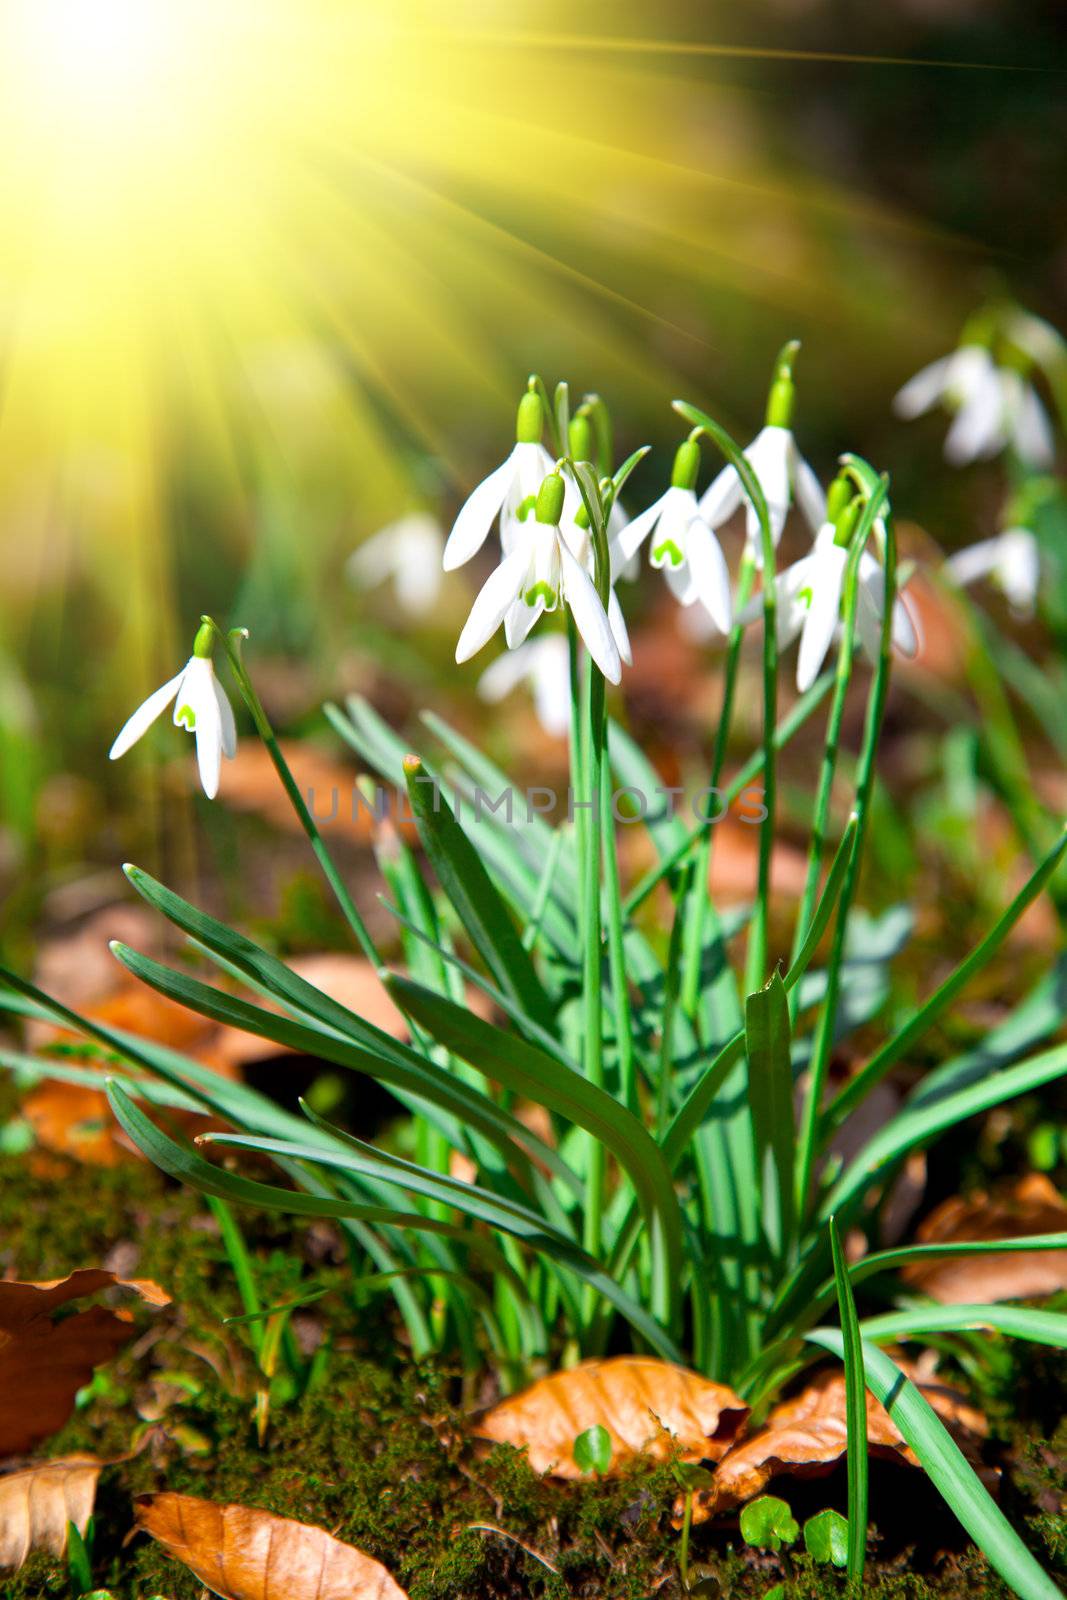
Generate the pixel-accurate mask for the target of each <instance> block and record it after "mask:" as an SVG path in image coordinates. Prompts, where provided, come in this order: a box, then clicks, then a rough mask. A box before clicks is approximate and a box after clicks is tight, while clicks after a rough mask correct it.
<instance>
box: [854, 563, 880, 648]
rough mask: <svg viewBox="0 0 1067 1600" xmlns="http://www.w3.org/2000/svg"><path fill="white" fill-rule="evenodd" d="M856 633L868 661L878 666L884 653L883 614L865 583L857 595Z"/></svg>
mask: <svg viewBox="0 0 1067 1600" xmlns="http://www.w3.org/2000/svg"><path fill="white" fill-rule="evenodd" d="M856 633H857V635H858V636H859V641H860V644H861V645H862V647H863V650H864V653H865V654H866V656H867V659H868V661H870V662H871V664H872V665H876V664H877V662H878V658H879V656H880V655H881V653H882V613H881V610H880V608H879V606H878V605H877V603H876V602H875V599H874V597H873V596H872V594H871V592H870V590H869V589H868V587H867V585H866V584H865V583H861V584H860V586H859V591H858V593H857V595H856Z"/></svg>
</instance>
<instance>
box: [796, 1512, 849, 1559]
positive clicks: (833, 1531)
mask: <svg viewBox="0 0 1067 1600" xmlns="http://www.w3.org/2000/svg"><path fill="white" fill-rule="evenodd" d="M804 1548H805V1550H806V1551H807V1552H808V1555H809V1556H810V1557H811V1559H812V1560H813V1561H823V1562H829V1563H831V1564H832V1565H833V1566H835V1567H847V1566H848V1518H847V1517H843V1516H842V1515H841V1513H840V1511H829V1510H827V1511H820V1512H819V1513H818V1515H817V1516H814V1517H809V1518H808V1520H807V1522H805V1524H804Z"/></svg>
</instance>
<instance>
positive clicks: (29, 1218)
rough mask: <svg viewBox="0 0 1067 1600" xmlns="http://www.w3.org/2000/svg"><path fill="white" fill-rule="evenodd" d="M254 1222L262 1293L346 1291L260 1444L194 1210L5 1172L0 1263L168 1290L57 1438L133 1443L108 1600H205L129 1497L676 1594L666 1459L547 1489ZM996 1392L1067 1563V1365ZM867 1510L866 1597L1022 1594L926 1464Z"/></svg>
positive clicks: (313, 1252) (318, 1255)
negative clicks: (474, 1431) (186, 1500)
mask: <svg viewBox="0 0 1067 1600" xmlns="http://www.w3.org/2000/svg"><path fill="white" fill-rule="evenodd" d="M242 1222H243V1224H244V1225H245V1226H246V1227H247V1229H248V1231H249V1238H250V1243H251V1244H252V1245H253V1247H254V1250H255V1253H256V1259H257V1262H258V1263H259V1269H260V1272H261V1277H262V1289H263V1293H264V1295H265V1296H267V1297H269V1296H270V1295H272V1294H273V1295H275V1296H276V1299H277V1300H285V1299H288V1298H292V1294H293V1290H294V1287H296V1275H297V1273H299V1291H300V1292H301V1293H306V1292H308V1291H309V1290H313V1289H315V1288H316V1287H321V1288H328V1289H332V1290H334V1291H335V1292H333V1293H332V1294H329V1295H327V1296H326V1297H325V1298H324V1299H322V1300H320V1301H317V1302H316V1303H315V1304H314V1305H313V1306H310V1307H309V1308H308V1310H307V1312H306V1313H305V1314H304V1318H305V1320H304V1321H303V1322H302V1323H299V1324H298V1325H297V1333H298V1335H299V1337H300V1338H301V1339H302V1340H304V1341H305V1342H306V1343H309V1344H310V1343H311V1342H313V1341H314V1340H316V1339H319V1340H325V1341H326V1344H327V1347H328V1354H327V1356H326V1358H325V1359H324V1360H322V1361H321V1371H320V1374H319V1377H318V1380H317V1382H316V1383H315V1384H314V1385H313V1386H312V1387H311V1388H310V1390H309V1391H308V1392H306V1393H304V1394H303V1395H301V1396H298V1397H290V1398H288V1399H283V1398H281V1397H276V1398H275V1401H274V1403H273V1406H272V1413H271V1418H270V1426H269V1431H268V1434H267V1439H266V1443H265V1445H264V1446H263V1447H262V1448H260V1446H259V1445H258V1443H257V1441H256V1434H255V1428H254V1422H253V1406H254V1399H255V1390H256V1380H257V1369H256V1364H255V1361H254V1359H253V1356H252V1352H251V1349H250V1341H249V1335H248V1331H247V1329H245V1328H241V1327H234V1326H226V1325H225V1323H224V1320H223V1319H224V1318H226V1317H228V1316H234V1315H239V1314H240V1311H241V1306H240V1304H239V1301H238V1297H237V1293H236V1289H235V1287H234V1281H233V1274H232V1272H231V1269H230V1267H229V1264H228V1262H227V1261H226V1259H225V1254H224V1251H223V1249H222V1245H221V1241H220V1238H219V1235H218V1232H217V1228H216V1227H215V1226H214V1223H213V1219H212V1218H211V1216H210V1215H209V1214H208V1213H207V1212H206V1210H205V1208H204V1203H203V1201H202V1200H201V1199H200V1198H199V1197H198V1196H195V1195H192V1194H189V1193H185V1192H182V1191H181V1190H179V1189H176V1188H174V1187H172V1186H171V1185H169V1184H167V1183H166V1182H165V1180H163V1179H162V1178H161V1177H160V1176H159V1174H157V1173H155V1172H154V1171H151V1170H150V1169H148V1168H147V1167H145V1166H143V1165H142V1164H140V1163H134V1162H131V1163H130V1164H128V1165H125V1166H122V1167H119V1168H116V1169H114V1170H111V1171H106V1172H101V1171H99V1170H89V1169H85V1168H71V1169H70V1170H69V1171H67V1172H66V1173H65V1174H63V1175H59V1174H57V1173H54V1172H53V1173H43V1172H36V1173H35V1172H34V1170H33V1166H32V1162H31V1160H30V1159H29V1158H27V1157H19V1158H2V1159H0V1272H7V1273H10V1274H12V1275H15V1276H19V1277H23V1278H49V1277H55V1276H60V1275H62V1274H65V1273H66V1272H68V1271H69V1270H71V1269H72V1268H74V1267H77V1266H84V1265H96V1264H100V1263H102V1262H105V1261H108V1260H110V1261H111V1262H112V1263H113V1264H117V1265H119V1266H120V1269H121V1270H122V1271H123V1272H135V1273H136V1274H137V1275H138V1276H144V1277H151V1278H155V1279H157V1280H158V1281H159V1282H161V1283H163V1284H164V1285H165V1286H166V1287H167V1288H168V1290H169V1291H170V1292H171V1294H172V1295H173V1297H174V1307H173V1309H172V1310H171V1311H169V1312H166V1313H164V1314H162V1315H158V1314H151V1313H147V1312H146V1313H140V1312H139V1313H138V1316H139V1322H140V1323H143V1327H144V1335H145V1336H144V1337H143V1338H137V1339H135V1340H134V1341H133V1342H132V1343H131V1345H130V1347H129V1349H128V1350H127V1352H126V1353H125V1354H124V1355H123V1356H122V1357H121V1358H120V1359H119V1360H118V1361H116V1362H115V1363H114V1364H113V1366H112V1367H110V1368H109V1369H107V1371H106V1372H105V1373H103V1374H102V1375H100V1376H99V1377H98V1380H97V1381H96V1382H95V1383H94V1385H93V1387H92V1390H91V1392H90V1394H89V1396H88V1398H87V1400H86V1403H85V1404H84V1405H83V1406H82V1407H81V1408H80V1409H79V1410H78V1412H77V1413H76V1414H75V1416H74V1418H73V1419H72V1420H71V1422H70V1423H69V1424H68V1425H67V1427H66V1428H65V1429H64V1430H63V1432H62V1433H61V1434H59V1435H58V1436H56V1437H55V1438H54V1439H52V1440H51V1441H49V1442H48V1444H47V1445H46V1446H45V1447H43V1450H44V1451H46V1452H47V1453H48V1454H50V1455H52V1454H63V1453H65V1452H67V1451H70V1450H72V1449H89V1450H92V1451H94V1452H95V1453H97V1454H100V1455H102V1456H104V1457H113V1456H114V1457H118V1456H122V1455H124V1454H126V1452H128V1451H129V1449H130V1447H131V1442H139V1443H140V1446H141V1448H140V1450H139V1453H138V1454H136V1455H135V1456H134V1457H133V1458H132V1459H130V1460H126V1461H122V1462H120V1463H118V1464H117V1465H115V1466H114V1467H111V1468H109V1469H107V1470H106V1471H105V1472H104V1474H103V1476H102V1479H101V1484H100V1490H99V1495H98V1502H97V1519H96V1535H95V1553H94V1579H95V1581H96V1582H97V1583H98V1584H99V1585H101V1586H102V1587H107V1588H109V1589H110V1591H111V1592H112V1594H113V1595H114V1596H115V1597H116V1600H148V1597H150V1596H155V1595H162V1596H165V1597H167V1600H197V1597H198V1596H199V1595H200V1594H201V1592H202V1591H201V1587H200V1584H199V1583H198V1581H197V1580H196V1579H194V1578H193V1577H192V1576H191V1575H190V1574H189V1573H188V1572H186V1570H185V1569H184V1568H182V1567H180V1566H179V1565H178V1564H177V1563H175V1562H174V1561H173V1560H171V1559H170V1558H169V1557H167V1556H166V1555H165V1554H164V1553H163V1552H162V1550H161V1549H160V1548H159V1547H158V1546H157V1545H155V1544H154V1542H152V1541H151V1540H149V1539H148V1538H146V1537H143V1536H138V1537H136V1538H134V1539H133V1540H132V1542H130V1543H129V1544H127V1543H126V1540H127V1537H128V1535H129V1531H130V1527H131V1524H132V1505H131V1500H132V1497H133V1496H134V1495H136V1494H138V1493H142V1492H148V1491H152V1490H158V1489H162V1488H167V1489H172V1490H179V1491H182V1492H185V1493H189V1494H195V1495H202V1496H205V1497H208V1498H211V1499H215V1500H219V1501H224V1502H225V1501H239V1502H241V1503H244V1504H247V1505H254V1506H259V1507H262V1508H264V1509H266V1510H270V1511H275V1512H278V1513H280V1514H283V1515H286V1516H293V1517H296V1518H299V1519H301V1520H304V1521H307V1522H312V1523H317V1524H319V1525H320V1526H323V1527H326V1528H328V1529H329V1530H330V1531H331V1532H333V1533H335V1534H336V1535H337V1536H338V1537H339V1538H342V1539H345V1540H349V1541H350V1542H352V1543H353V1544H356V1545H358V1546H360V1547H361V1548H362V1549H364V1550H366V1551H368V1552H369V1553H370V1554H372V1555H374V1556H376V1557H378V1559H380V1560H381V1561H383V1562H384V1563H385V1564H386V1565H387V1566H388V1567H389V1569H390V1570H391V1571H392V1572H393V1573H394V1575H395V1576H396V1578H397V1579H398V1581H399V1582H400V1583H401V1584H402V1585H404V1586H405V1587H406V1588H407V1589H408V1591H409V1593H410V1594H411V1596H412V1600H483V1597H484V1600H497V1597H499V1600H517V1597H519V1596H531V1597H544V1600H563V1597H565V1596H575V1597H577V1596H582V1597H597V1600H641V1597H644V1596H651V1595H653V1594H656V1595H660V1596H663V1597H664V1600H678V1597H680V1596H681V1593H682V1591H681V1585H680V1582H679V1579H678V1571H677V1554H678V1535H677V1534H676V1533H675V1532H674V1531H673V1530H672V1528H671V1524H670V1508H671V1504H672V1501H673V1498H674V1493H675V1490H674V1485H673V1481H672V1479H671V1477H670V1474H669V1472H668V1471H667V1470H665V1469H659V1470H639V1471H636V1472H634V1473H633V1474H632V1475H631V1476H630V1477H628V1478H626V1479H625V1480H623V1481H621V1482H617V1483H610V1484H590V1485H573V1484H571V1485H563V1484H553V1483H550V1482H545V1481H542V1480H540V1479H539V1478H537V1477H536V1476H535V1475H534V1474H533V1473H532V1472H531V1471H530V1470H529V1468H528V1467H527V1465H526V1463H525V1460H524V1459H523V1457H521V1456H520V1455H518V1454H516V1453H515V1452H513V1451H511V1450H509V1449H507V1448H506V1447H501V1448H498V1449H496V1450H494V1451H493V1452H492V1453H491V1454H490V1455H488V1456H487V1457H480V1456H479V1455H478V1454H476V1453H475V1451H474V1450H473V1449H472V1448H471V1446H470V1444H469V1442H468V1441H467V1440H466V1439H465V1437H464V1434H463V1430H462V1427H461V1417H462V1407H463V1403H464V1400H465V1398H469V1395H468V1396H465V1395H464V1389H463V1384H462V1381H461V1376H460V1374H459V1372H458V1371H457V1370H455V1369H454V1368H452V1367H450V1366H449V1365H448V1364H446V1363H421V1364H420V1363H415V1362H413V1361H412V1360H411V1358H410V1356H409V1355H408V1354H407V1353H406V1351H405V1349H404V1346H403V1344H402V1342H400V1340H399V1338H398V1336H397V1330H396V1328H395V1326H394V1324H393V1322H392V1319H391V1316H390V1313H389V1310H388V1302H386V1301H384V1300H381V1299H376V1300H373V1301H371V1302H370V1303H369V1304H368V1305H366V1306H364V1307H363V1308H362V1310H355V1309H354V1308H353V1304H352V1300H351V1298H350V1296H349V1294H347V1293H346V1292H345V1286H346V1283H347V1279H348V1269H347V1268H346V1267H345V1266H344V1265H343V1263H342V1262H341V1260H340V1258H339V1255H338V1253H337V1252H336V1250H335V1243H336V1241H335V1240H334V1239H333V1238H332V1236H331V1234H330V1231H329V1230H328V1229H323V1228H322V1227H321V1225H312V1226H310V1227H300V1226H297V1227H294V1226H293V1225H292V1224H291V1223H290V1222H289V1221H288V1220H285V1219H277V1220H274V1219H270V1218H265V1217H261V1216H260V1217H246V1218H243V1219H242ZM268 1303H269V1300H268ZM1006 1348H1007V1347H1005V1352H1006ZM175 1374H182V1375H184V1378H183V1381H181V1382H180V1381H177V1380H175V1377H174V1375H175ZM1007 1397H1010V1398H1011V1407H1009V1405H1008V1404H1007ZM985 1398H986V1400H987V1404H989V1405H990V1406H991V1407H992V1410H993V1416H994V1425H995V1428H996V1429H998V1430H999V1432H1000V1433H1001V1435H1002V1438H1003V1440H1005V1441H1010V1448H1004V1449H1003V1451H1002V1460H1003V1464H1004V1466H1005V1482H1004V1496H1003V1498H1004V1502H1005V1508H1006V1509H1007V1510H1008V1512H1009V1515H1010V1516H1011V1517H1012V1520H1013V1521H1014V1522H1015V1524H1016V1526H1019V1527H1022V1528H1023V1529H1024V1530H1025V1531H1026V1532H1027V1533H1028V1536H1029V1537H1030V1540H1031V1542H1032V1544H1033V1546H1034V1548H1035V1550H1036V1551H1037V1553H1038V1554H1039V1555H1040V1556H1041V1557H1042V1559H1043V1560H1045V1561H1046V1563H1048V1564H1049V1565H1051V1566H1052V1568H1053V1569H1054V1570H1057V1569H1058V1570H1059V1571H1060V1572H1061V1573H1062V1572H1064V1571H1067V1530H1065V1524H1064V1519H1063V1516H1062V1514H1061V1511H1060V1508H1061V1506H1062V1504H1063V1492H1064V1487H1065V1480H1064V1463H1063V1461H1062V1459H1061V1457H1062V1456H1063V1455H1064V1454H1067V1417H1065V1416H1064V1413H1065V1412H1067V1363H1065V1362H1064V1361H1063V1360H1062V1359H1060V1358H1059V1357H1058V1356H1054V1355H1053V1354H1052V1353H1050V1352H1036V1351H1034V1350H1030V1351H1028V1352H1027V1353H1026V1354H1025V1358H1024V1359H1023V1360H1022V1361H1020V1362H1018V1365H1016V1360H1015V1358H1014V1357H1012V1356H1010V1355H1008V1354H1007V1353H1005V1354H1004V1357H1003V1361H1002V1362H1001V1363H1000V1366H999V1370H998V1375H997V1378H996V1382H995V1385H994V1386H993V1387H992V1388H991V1390H990V1393H989V1395H988V1396H987V1397H985ZM1012 1407H1013V1408H1014V1410H1012ZM775 1487H776V1488H777V1490H778V1492H780V1493H783V1494H785V1495H786V1496H787V1497H788V1498H789V1499H790V1502H791V1503H792V1504H793V1507H794V1511H795V1513H796V1514H797V1515H798V1517H800V1518H801V1519H802V1518H803V1517H804V1516H806V1515H810V1514H811V1513H813V1512H814V1511H816V1510H819V1509H821V1508H822V1507H823V1506H825V1505H828V1504H837V1505H841V1504H842V1499H843V1493H844V1490H843V1483H842V1482H841V1481H840V1480H839V1477H837V1476H835V1477H834V1478H831V1479H825V1480H821V1481H819V1482H818V1483H807V1484H790V1483H788V1482H783V1483H780V1484H778V1485H776V1486H775ZM872 1516H873V1518H874V1520H875V1521H876V1523H878V1524H879V1526H880V1528H881V1530H882V1537H881V1538H879V1539H878V1540H877V1542H876V1543H875V1545H874V1546H873V1552H874V1560H873V1562H872V1566H871V1570H870V1574H869V1580H868V1582H867V1584H866V1585H865V1593H866V1594H870V1595H871V1596H872V1597H875V1600H926V1597H927V1596H937V1597H939V1600H940V1597H944V1600H956V1597H959V1600H963V1597H964V1596H966V1597H967V1600H978V1597H982V1600H985V1597H988V1600H993V1597H997V1596H1001V1595H1007V1594H1008V1593H1009V1591H1008V1590H1007V1589H1006V1588H1005V1586H1004V1585H1003V1584H1001V1583H1000V1581H999V1580H998V1579H996V1578H995V1576H993V1575H992V1574H991V1573H990V1571H989V1569H988V1567H987V1566H986V1564H985V1562H984V1561H983V1559H982V1558H981V1556H979V1555H978V1554H977V1553H976V1552H975V1551H974V1550H973V1549H972V1548H970V1547H969V1546H968V1545H967V1542H966V1540H965V1539H963V1538H962V1536H961V1535H960V1531H959V1529H958V1528H956V1527H955V1526H954V1524H953V1522H952V1519H951V1518H950V1517H948V1516H947V1515H946V1513H945V1512H944V1510H943V1509H942V1508H941V1507H940V1505H939V1502H938V1500H937V1497H936V1495H935V1494H934V1492H933V1491H932V1489H930V1487H929V1486H928V1485H926V1484H925V1483H923V1482H922V1481H921V1480H919V1478H918V1475H917V1474H911V1473H909V1472H907V1471H905V1470H904V1469H896V1468H888V1467H887V1468H885V1469H884V1470H880V1471H878V1472H877V1473H876V1475H875V1477H874V1479H873V1481H872ZM478 1524H480V1525H481V1527H478V1526H477V1525H478ZM494 1530H500V1531H494ZM539 1557H540V1558H543V1560H542V1559H539ZM693 1560H694V1561H695V1562H696V1563H698V1564H699V1566H700V1568H701V1570H702V1571H705V1572H707V1573H708V1574H709V1575H711V1576H713V1577H714V1579H715V1580H716V1582H717V1584H718V1586H719V1591H720V1593H721V1594H722V1595H723V1596H724V1597H729V1596H735V1595H736V1596H738V1597H748V1596H753V1597H754V1596H760V1595H763V1594H764V1593H765V1592H766V1590H767V1589H768V1588H769V1587H771V1585H772V1584H774V1583H776V1582H778V1581H780V1580H781V1579H782V1577H783V1572H782V1568H781V1566H780V1564H779V1562H778V1560H777V1558H774V1557H770V1556H767V1557H764V1556H761V1555H758V1554H756V1553H755V1552H752V1551H749V1550H747V1549H745V1548H744V1547H743V1545H742V1543H741V1540H740V1538H739V1536H738V1533H737V1529H736V1525H735V1526H734V1527H733V1528H730V1527H728V1526H727V1527H719V1526H717V1527H715V1528H711V1529H700V1530H698V1532H697V1534H696V1536H695V1539H694V1550H693ZM790 1582H791V1587H790V1591H789V1592H790V1595H791V1596H795V1597H796V1600H801V1597H804V1600H816V1597H819V1600H823V1597H824V1596H828V1595H831V1594H838V1595H841V1596H844V1594H845V1584H844V1580H843V1578H841V1577H839V1576H838V1575H837V1574H836V1573H828V1572H827V1571H825V1570H823V1569H818V1568H815V1567H813V1566H812V1564H811V1563H810V1562H809V1561H808V1560H807V1558H806V1557H803V1556H801V1557H796V1558H794V1560H793V1563H792V1573H791V1580H790ZM0 1592H2V1594H3V1596H4V1600H30V1597H31V1596H33V1597H35V1596H51V1595H60V1596H63V1595H69V1594H70V1593H71V1592H72V1591H71V1589H70V1587H69V1580H68V1577H67V1574H66V1570H65V1567H64V1566H63V1564H62V1563H58V1562H55V1561H53V1560H50V1559H46V1558H43V1557H39V1556H38V1557H34V1558H33V1559H31V1561H30V1562H29V1563H28V1564H27V1566H26V1567H25V1568H24V1569H23V1570H22V1572H21V1573H20V1574H18V1575H17V1576H15V1577H9V1578H8V1579H7V1580H6V1582H5V1583H4V1584H3V1586H2V1588H0Z"/></svg>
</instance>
